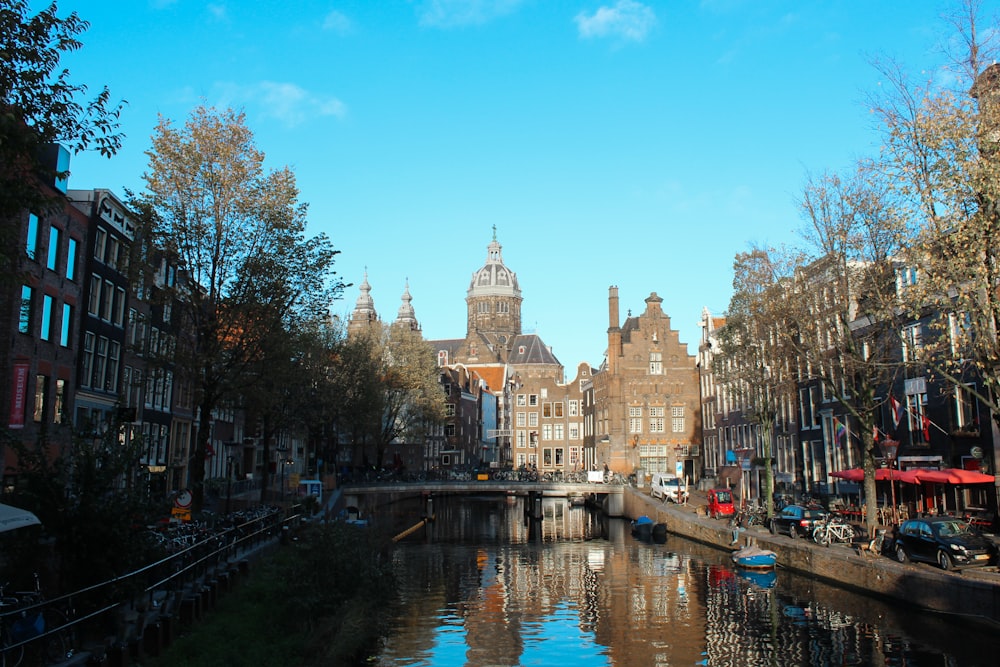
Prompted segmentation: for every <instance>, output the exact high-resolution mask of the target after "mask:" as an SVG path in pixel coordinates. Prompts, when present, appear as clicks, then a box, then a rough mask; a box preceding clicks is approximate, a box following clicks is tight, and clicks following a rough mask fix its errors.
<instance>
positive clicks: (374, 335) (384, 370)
mask: <svg viewBox="0 0 1000 667" xmlns="http://www.w3.org/2000/svg"><path fill="white" fill-rule="evenodd" d="M340 353H341V366H340V369H339V378H338V380H339V381H340V382H342V383H343V384H342V385H341V387H342V388H343V391H344V392H345V393H344V401H345V411H344V412H345V414H344V417H345V419H344V421H343V422H342V426H344V427H345V428H346V429H348V432H349V433H350V434H351V436H352V442H354V443H355V444H356V445H358V446H360V447H362V448H364V449H366V450H367V449H368V448H369V447H371V448H373V449H374V451H375V461H373V462H372V463H374V465H375V466H377V467H381V466H382V465H383V464H384V458H385V452H386V449H387V448H388V446H389V445H390V444H392V443H393V442H396V441H400V440H402V441H409V442H418V441H422V437H423V435H424V430H425V428H426V427H427V425H428V424H430V423H438V422H440V421H441V420H442V419H443V418H444V395H443V394H442V392H441V388H440V385H439V383H438V369H437V360H436V358H435V356H434V350H433V349H432V348H431V346H430V345H428V344H427V342H426V341H425V340H424V339H423V337H422V336H421V334H420V332H419V331H413V330H411V329H410V328H408V327H406V326H400V325H382V326H381V327H377V328H374V329H372V330H371V331H369V332H366V333H363V334H359V335H358V336H357V337H355V338H351V339H349V340H348V341H347V343H346V345H345V346H343V347H342V348H341V350H340Z"/></svg>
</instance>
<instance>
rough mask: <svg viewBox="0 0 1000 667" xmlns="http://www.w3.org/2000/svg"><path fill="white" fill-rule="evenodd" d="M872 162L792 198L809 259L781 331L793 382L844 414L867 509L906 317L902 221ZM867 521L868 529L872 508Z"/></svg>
mask: <svg viewBox="0 0 1000 667" xmlns="http://www.w3.org/2000/svg"><path fill="white" fill-rule="evenodd" d="M875 167H876V165H874V164H873V163H871V162H867V161H862V162H860V163H859V164H858V165H857V167H856V169H855V170H854V171H853V172H852V173H850V174H848V175H847V176H846V177H843V178H842V177H840V176H838V175H835V174H824V175H823V176H820V177H818V178H809V179H808V180H807V183H806V186H805V188H804V191H803V195H802V197H801V199H800V200H799V206H800V210H801V212H802V214H803V217H804V220H805V229H804V234H803V236H804V239H805V240H806V241H807V245H806V247H805V252H806V263H805V264H804V265H803V266H801V267H800V268H799V269H798V270H797V271H796V276H795V287H794V290H793V292H792V293H793V295H794V296H793V299H794V303H793V305H792V306H791V308H790V310H791V312H792V313H794V314H793V316H792V317H794V321H795V328H794V329H788V330H787V331H786V333H785V335H784V336H783V338H784V340H785V342H786V343H787V344H788V346H789V348H790V349H792V350H793V351H794V353H795V355H796V357H797V358H798V360H799V368H800V369H801V370H800V374H799V380H800V382H818V383H820V385H821V386H822V387H823V388H824V389H825V392H826V394H827V395H828V396H830V397H832V398H833V399H834V400H835V401H836V402H837V403H838V404H839V405H840V406H841V408H842V409H843V410H844V413H845V414H846V416H847V418H848V419H847V424H846V425H845V426H846V434H845V437H847V438H848V439H850V440H852V441H853V440H857V441H858V442H859V443H860V453H861V464H862V467H863V469H864V473H865V477H864V495H865V498H866V499H867V501H868V503H869V505H870V506H873V505H874V499H875V498H876V494H875V464H876V458H877V457H878V454H879V452H878V451H877V450H878V445H877V443H876V441H875V433H876V428H877V426H878V425H879V422H880V419H879V415H880V413H881V411H882V406H883V405H884V404H885V403H886V402H887V401H888V397H887V396H885V395H883V394H882V392H883V390H884V388H885V387H887V386H889V387H891V386H892V384H893V381H894V379H895V376H896V373H898V372H899V370H900V364H899V362H898V355H899V349H900V345H899V336H900V329H901V325H902V321H903V319H904V317H905V316H904V315H903V314H902V313H901V311H900V307H899V298H898V292H897V289H896V279H895V278H896V275H895V274H896V266H897V258H898V257H900V255H901V253H902V252H903V250H904V249H905V248H906V247H907V244H908V241H909V236H908V227H907V225H906V220H905V218H904V217H902V216H901V215H900V214H899V212H898V210H897V209H896V207H895V206H894V204H893V201H892V198H891V197H890V196H889V195H888V189H887V185H886V181H885V180H884V179H883V178H882V174H881V173H880V172H879V171H878V170H877V169H876V168H875ZM855 427H856V428H855ZM852 434H853V435H854V437H853V438H851V435H852ZM833 435H834V440H836V439H837V438H838V437H839V436H838V435H837V434H833ZM865 518H866V523H867V527H868V530H869V532H870V533H871V534H874V530H875V525H876V515H875V512H868V514H867V515H866V517H865Z"/></svg>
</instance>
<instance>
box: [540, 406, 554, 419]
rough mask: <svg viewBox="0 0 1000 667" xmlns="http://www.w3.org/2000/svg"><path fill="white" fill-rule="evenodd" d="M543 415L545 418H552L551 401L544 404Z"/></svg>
mask: <svg viewBox="0 0 1000 667" xmlns="http://www.w3.org/2000/svg"><path fill="white" fill-rule="evenodd" d="M542 417H544V418H545V419H551V417H552V404H551V403H545V404H544V405H542Z"/></svg>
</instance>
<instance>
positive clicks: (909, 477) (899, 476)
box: [830, 468, 918, 484]
mask: <svg viewBox="0 0 1000 667" xmlns="http://www.w3.org/2000/svg"><path fill="white" fill-rule="evenodd" d="M916 473H917V471H916V470H893V469H890V468H876V469H875V481H876V482H888V481H889V480H892V481H894V482H905V483H906V484H916V483H917V482H918V479H917V474H916ZM830 477H837V478H839V479H846V480H847V481H849V482H861V481H864V479H865V471H864V470H863V469H861V468H851V469H850V470H838V471H837V472H831V473H830Z"/></svg>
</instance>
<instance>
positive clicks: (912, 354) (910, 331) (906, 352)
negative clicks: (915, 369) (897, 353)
mask: <svg viewBox="0 0 1000 667" xmlns="http://www.w3.org/2000/svg"><path fill="white" fill-rule="evenodd" d="M919 356H920V325H919V324H913V325H911V326H908V327H904V328H903V361H917V359H918V358H919Z"/></svg>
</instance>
